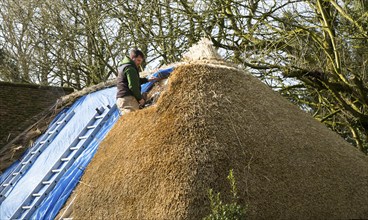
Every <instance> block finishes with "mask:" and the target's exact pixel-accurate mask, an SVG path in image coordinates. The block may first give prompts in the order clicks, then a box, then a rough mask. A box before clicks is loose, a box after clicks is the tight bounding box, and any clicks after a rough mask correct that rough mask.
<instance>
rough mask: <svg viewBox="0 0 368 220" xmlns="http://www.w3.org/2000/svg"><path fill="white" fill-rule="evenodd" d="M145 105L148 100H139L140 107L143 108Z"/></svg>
mask: <svg viewBox="0 0 368 220" xmlns="http://www.w3.org/2000/svg"><path fill="white" fill-rule="evenodd" d="M145 103H146V100H144V99H141V100H139V106H141V107H143V106H144V104H145Z"/></svg>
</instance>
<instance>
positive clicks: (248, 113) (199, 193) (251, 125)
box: [72, 61, 368, 219]
mask: <svg viewBox="0 0 368 220" xmlns="http://www.w3.org/2000/svg"><path fill="white" fill-rule="evenodd" d="M219 64H220V65H219ZM230 169H233V170H234V175H235V178H236V181H237V186H238V194H239V197H240V203H241V204H247V205H248V214H247V215H248V217H249V218H256V219H259V218H264V219H277V218H279V219H307V218H309V219H311V218H368V208H367V206H366V205H365V204H367V202H368V184H367V181H368V160H367V158H366V156H365V155H363V154H362V153H361V152H360V151H358V150H357V149H355V148H353V147H352V146H350V144H348V143H347V142H345V141H344V140H343V139H342V138H341V137H339V136H338V135H337V134H335V133H334V132H332V131H330V130H329V129H327V128H326V127H325V126H324V125H323V124H321V123H319V122H318V121H316V120H315V119H313V118H312V117H311V116H309V115H307V114H306V113H304V112H302V111H301V110H300V109H298V107H296V106H294V105H293V104H291V103H290V102H288V101H287V100H285V99H284V98H283V97H281V96H280V95H279V94H277V93H275V92H274V91H272V90H271V89H270V88H268V87H267V86H266V85H264V84H263V83H262V82H260V81H259V80H258V79H256V78H254V77H253V76H251V75H249V74H246V73H244V72H242V71H240V70H238V69H236V68H235V67H231V66H227V65H226V64H225V63H221V62H217V63H215V64H212V62H210V61H207V62H199V61H198V62H192V63H190V64H186V65H181V66H179V67H178V68H176V70H175V71H174V72H173V73H172V75H171V77H170V79H169V85H168V87H167V90H166V91H165V92H164V93H163V94H162V95H161V97H160V98H159V100H158V102H157V104H156V105H155V106H152V107H150V108H147V109H143V110H141V111H137V112H132V113H129V114H126V115H124V117H122V118H121V119H120V120H119V121H118V122H117V123H116V124H115V126H114V128H113V129H112V130H111V131H110V133H109V134H108V136H107V137H106V138H105V140H104V141H103V142H102V144H101V146H100V148H99V151H98V152H97V154H96V155H95V157H94V159H93V160H92V162H91V163H90V165H89V166H88V168H87V170H86V172H85V174H84V176H83V178H82V180H81V182H82V183H83V184H79V186H78V187H77V189H76V194H77V197H76V200H75V201H74V212H73V214H72V216H73V217H74V218H75V219H98V218H109V219H110V218H111V219H201V218H202V217H204V216H206V215H207V214H208V213H209V212H210V207H209V200H208V195H207V190H208V189H210V188H212V189H214V191H218V192H221V195H223V196H224V197H223V199H224V200H225V201H229V193H228V191H229V188H230V186H229V184H228V181H227V180H226V176H227V174H228V173H229V170H230Z"/></svg>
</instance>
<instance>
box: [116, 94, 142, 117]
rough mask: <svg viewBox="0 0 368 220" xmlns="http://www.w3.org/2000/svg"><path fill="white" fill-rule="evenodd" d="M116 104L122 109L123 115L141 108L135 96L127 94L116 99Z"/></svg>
mask: <svg viewBox="0 0 368 220" xmlns="http://www.w3.org/2000/svg"><path fill="white" fill-rule="evenodd" d="M116 105H117V106H118V108H119V109H120V112H121V115H124V114H126V113H128V112H132V111H135V110H138V109H139V104H138V102H137V99H135V97H134V96H125V97H123V98H118V99H117V100H116Z"/></svg>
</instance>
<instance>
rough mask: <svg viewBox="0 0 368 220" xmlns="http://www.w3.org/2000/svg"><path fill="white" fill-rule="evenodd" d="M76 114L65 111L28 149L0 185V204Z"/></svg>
mask: <svg viewBox="0 0 368 220" xmlns="http://www.w3.org/2000/svg"><path fill="white" fill-rule="evenodd" d="M74 114H75V112H74V111H71V112H70V113H68V114H66V113H65V112H64V113H63V114H62V115H61V116H60V117H59V119H58V120H57V121H56V122H55V123H53V124H52V125H51V127H50V128H48V129H47V131H46V132H45V134H44V135H43V136H42V137H41V138H40V141H39V142H38V143H36V144H35V145H34V146H33V147H32V148H31V149H30V150H29V151H28V153H27V154H26V155H25V156H24V157H23V159H22V161H21V162H20V163H19V164H18V165H17V166H16V167H15V168H14V170H13V171H12V172H10V173H9V174H8V176H7V177H6V178H5V179H4V181H3V182H2V183H1V185H0V204H1V203H2V202H3V201H4V200H5V199H6V196H7V195H8V192H9V191H10V190H11V189H12V188H13V186H14V185H15V184H16V183H17V182H18V180H19V179H20V178H21V177H22V175H23V174H25V173H26V172H27V170H28V169H29V168H30V167H31V166H32V164H33V162H34V161H35V160H36V159H37V158H38V156H39V155H40V154H41V153H42V152H43V151H44V150H45V149H46V148H47V147H48V146H49V144H50V143H51V142H52V141H53V140H54V138H55V137H56V136H57V135H58V134H59V132H60V131H61V130H62V129H63V128H64V126H65V125H66V124H67V123H68V121H69V120H70V119H71V118H72V117H73V116H74Z"/></svg>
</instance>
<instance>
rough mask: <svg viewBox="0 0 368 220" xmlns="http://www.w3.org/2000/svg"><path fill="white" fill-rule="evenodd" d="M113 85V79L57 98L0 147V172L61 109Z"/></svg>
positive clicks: (40, 132) (36, 136)
mask: <svg viewBox="0 0 368 220" xmlns="http://www.w3.org/2000/svg"><path fill="white" fill-rule="evenodd" d="M115 85H116V82H115V80H109V81H107V82H102V83H100V84H97V85H94V86H91V87H87V88H85V89H83V90H80V91H76V92H73V93H71V94H69V95H66V96H62V97H61V98H59V99H58V100H57V101H56V102H55V104H54V105H53V106H51V107H50V108H49V109H48V110H46V111H44V112H42V113H41V114H40V115H39V118H40V120H38V121H37V122H36V123H34V124H33V125H31V126H29V127H28V128H27V129H25V130H24V132H22V133H21V134H20V135H18V136H17V137H15V138H14V139H13V140H11V141H10V142H9V143H8V144H7V145H5V146H4V147H2V148H1V149H0V174H1V173H2V172H3V171H4V170H5V169H6V168H8V167H9V166H10V165H11V164H12V163H14V162H15V161H16V160H18V159H20V157H21V156H22V154H23V153H24V152H25V151H26V150H27V148H28V147H30V146H31V145H32V143H33V142H34V141H35V140H36V139H37V138H38V137H39V136H40V135H41V134H43V133H44V132H45V131H46V129H47V127H48V125H49V124H50V123H51V121H52V120H53V119H54V118H55V116H56V115H57V114H58V113H59V112H60V111H61V110H63V109H64V108H65V107H68V106H70V105H72V104H73V102H74V101H75V100H76V99H78V98H79V97H81V96H84V95H86V94H89V93H92V92H95V91H98V90H101V89H104V88H109V87H112V86H115Z"/></svg>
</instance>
